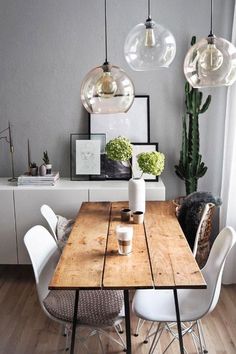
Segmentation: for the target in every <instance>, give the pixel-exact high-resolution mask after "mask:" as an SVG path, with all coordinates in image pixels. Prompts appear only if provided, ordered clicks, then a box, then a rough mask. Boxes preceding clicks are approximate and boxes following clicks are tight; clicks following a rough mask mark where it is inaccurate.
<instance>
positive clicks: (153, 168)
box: [137, 151, 165, 176]
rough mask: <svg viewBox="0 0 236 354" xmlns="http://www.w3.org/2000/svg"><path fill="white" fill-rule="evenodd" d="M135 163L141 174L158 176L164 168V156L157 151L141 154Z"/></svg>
mask: <svg viewBox="0 0 236 354" xmlns="http://www.w3.org/2000/svg"><path fill="white" fill-rule="evenodd" d="M137 162H138V165H139V168H140V170H141V171H142V172H143V173H148V174H151V175H154V176H159V175H160V174H161V173H162V171H163V170H164V167H165V155H164V154H163V153H161V152H158V151H152V152H142V153H141V154H139V155H138V159H137Z"/></svg>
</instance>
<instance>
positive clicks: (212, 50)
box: [184, 0, 236, 88]
mask: <svg viewBox="0 0 236 354" xmlns="http://www.w3.org/2000/svg"><path fill="white" fill-rule="evenodd" d="M212 18H213V1H212V0H211V24H210V34H209V36H208V37H207V38H203V39H201V40H200V41H198V42H197V43H196V44H194V45H193V46H192V47H191V48H190V49H189V51H188V53H187V55H186V57H185V60H184V74H185V76H186V79H187V80H188V82H189V83H190V85H191V86H193V87H196V88H202V87H217V86H230V85H232V84H233V83H234V81H235V80H236V48H235V47H234V46H233V44H232V43H230V42H229V41H227V40H226V39H223V38H218V37H216V36H215V35H214V34H213V29H212V27H213V19H212Z"/></svg>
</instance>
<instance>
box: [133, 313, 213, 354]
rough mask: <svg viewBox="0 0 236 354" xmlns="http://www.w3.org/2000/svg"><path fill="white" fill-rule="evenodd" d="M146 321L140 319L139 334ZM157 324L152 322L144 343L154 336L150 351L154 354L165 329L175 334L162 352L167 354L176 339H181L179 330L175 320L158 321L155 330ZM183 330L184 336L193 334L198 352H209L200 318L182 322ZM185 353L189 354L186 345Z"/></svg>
mask: <svg viewBox="0 0 236 354" xmlns="http://www.w3.org/2000/svg"><path fill="white" fill-rule="evenodd" d="M144 322H145V321H144V320H141V319H140V321H139V322H138V325H137V327H136V334H139V331H140V330H141V328H142V326H143V324H144ZM155 324H156V323H155V322H152V323H151V325H150V327H149V329H148V331H147V334H146V337H145V339H144V342H143V343H148V340H149V339H150V338H151V337H153V340H152V343H151V346H150V349H149V352H148V353H149V354H153V353H154V351H155V349H156V347H157V345H158V343H159V341H160V338H161V335H162V334H163V332H164V331H167V332H169V333H170V334H171V335H172V336H173V338H172V340H171V341H170V343H169V344H168V345H167V346H166V348H165V349H164V351H163V352H162V354H165V353H166V352H167V350H168V349H169V347H170V346H171V345H172V343H173V342H174V341H175V340H179V336H178V331H177V328H176V323H175V322H171V323H167V322H165V323H164V322H163V323H162V322H157V328H156V329H155V330H153V327H154V326H155ZM152 330H153V331H152ZM181 330H182V336H183V337H184V336H185V335H186V334H190V335H191V337H192V340H193V344H194V346H195V348H196V353H197V354H205V353H208V350H207V347H206V342H205V338H204V334H203V328H202V323H201V321H200V320H198V321H193V322H187V323H181ZM184 353H185V354H188V351H187V349H186V348H185V347H184Z"/></svg>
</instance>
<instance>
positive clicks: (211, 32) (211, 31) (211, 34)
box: [210, 0, 214, 37]
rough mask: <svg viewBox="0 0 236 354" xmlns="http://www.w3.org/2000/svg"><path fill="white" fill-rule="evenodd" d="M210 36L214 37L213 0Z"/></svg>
mask: <svg viewBox="0 0 236 354" xmlns="http://www.w3.org/2000/svg"><path fill="white" fill-rule="evenodd" d="M210 36H211V37H213V36H214V35H213V0H211V25H210Z"/></svg>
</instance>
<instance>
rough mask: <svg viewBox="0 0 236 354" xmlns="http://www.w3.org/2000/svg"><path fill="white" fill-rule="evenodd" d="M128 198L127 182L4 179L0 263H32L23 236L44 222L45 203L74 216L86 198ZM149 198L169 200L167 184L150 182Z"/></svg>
mask: <svg viewBox="0 0 236 354" xmlns="http://www.w3.org/2000/svg"><path fill="white" fill-rule="evenodd" d="M123 200H128V182H127V181H70V180H69V179H65V178H61V179H60V180H59V181H58V182H57V183H56V185H55V186H16V185H13V184H11V183H9V182H8V181H7V178H0V210H1V213H0V241H1V247H0V264H28V263H30V261H29V257H28V254H27V251H26V249H25V246H24V242H23V238H24V235H25V233H26V232H27V230H29V228H30V227H32V226H34V225H37V224H42V225H44V226H46V227H47V225H46V223H45V221H44V219H43V217H42V216H41V214H40V207H41V205H42V204H48V205H50V206H51V207H52V209H53V210H54V211H55V213H56V214H60V215H63V216H65V217H67V218H74V217H75V216H76V214H77V212H78V210H79V208H80V206H81V203H82V202H83V201H123ZM146 200H165V186H164V184H163V182H162V180H161V179H159V181H158V182H147V183H146Z"/></svg>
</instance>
